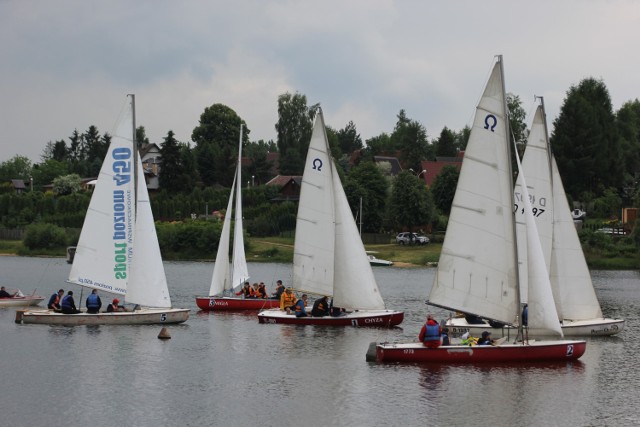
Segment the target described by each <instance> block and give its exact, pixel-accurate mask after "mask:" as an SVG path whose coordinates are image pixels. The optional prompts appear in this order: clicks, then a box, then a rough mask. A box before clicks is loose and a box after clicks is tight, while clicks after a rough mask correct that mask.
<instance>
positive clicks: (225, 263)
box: [196, 125, 280, 311]
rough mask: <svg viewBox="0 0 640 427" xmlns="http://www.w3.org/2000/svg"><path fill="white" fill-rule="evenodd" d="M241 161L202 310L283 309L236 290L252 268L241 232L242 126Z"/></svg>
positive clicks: (200, 303)
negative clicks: (243, 296) (243, 294)
mask: <svg viewBox="0 0 640 427" xmlns="http://www.w3.org/2000/svg"><path fill="white" fill-rule="evenodd" d="M238 145H239V148H238V161H237V164H236V174H235V177H234V179H233V184H232V185H231V193H230V194H229V202H228V203H227V211H226V214H225V216H224V222H223V224H222V234H221V235H220V241H219V243H218V253H217V255H216V262H215V264H214V266H213V276H212V277H211V286H210V288H209V296H205V297H196V305H197V306H198V308H200V309H201V310H205V311H210V310H256V311H257V310H263V309H266V308H274V307H280V300H277V299H267V298H237V297H235V296H234V295H235V290H236V289H238V288H240V287H241V286H242V285H243V283H244V282H245V281H247V280H248V279H249V269H248V267H247V259H246V255H245V252H244V235H243V232H242V185H241V183H242V174H241V172H242V164H241V159H242V125H240V141H239V142H238ZM234 197H235V201H236V203H235V221H234V232H233V260H232V261H231V263H229V246H230V240H231V238H230V237H231V209H232V207H233V200H234Z"/></svg>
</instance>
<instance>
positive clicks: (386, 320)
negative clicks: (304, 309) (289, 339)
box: [258, 309, 404, 328]
mask: <svg viewBox="0 0 640 427" xmlns="http://www.w3.org/2000/svg"><path fill="white" fill-rule="evenodd" d="M403 320H404V312H402V311H393V310H361V311H353V312H350V313H343V314H342V315H340V316H338V317H333V316H324V317H311V316H307V317H296V316H295V315H293V314H287V313H285V312H284V311H281V310H279V309H272V310H264V311H261V312H260V313H258V321H259V322H260V323H265V324H273V323H279V324H287V325H318V326H360V327H362V326H368V327H379V328H388V327H391V326H396V325H399V324H400V323H402V321H403Z"/></svg>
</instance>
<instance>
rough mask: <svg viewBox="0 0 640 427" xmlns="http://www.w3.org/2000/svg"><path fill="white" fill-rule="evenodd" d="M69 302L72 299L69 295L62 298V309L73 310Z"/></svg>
mask: <svg viewBox="0 0 640 427" xmlns="http://www.w3.org/2000/svg"><path fill="white" fill-rule="evenodd" d="M71 300H73V297H72V296H71V295H67V296H65V297H64V298H62V307H67V308H73V304H71Z"/></svg>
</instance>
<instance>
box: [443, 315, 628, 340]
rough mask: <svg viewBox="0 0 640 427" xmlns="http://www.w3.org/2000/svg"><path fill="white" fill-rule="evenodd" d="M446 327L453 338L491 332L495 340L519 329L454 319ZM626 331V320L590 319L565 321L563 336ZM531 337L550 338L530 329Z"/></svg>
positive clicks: (597, 334) (514, 333)
mask: <svg viewBox="0 0 640 427" xmlns="http://www.w3.org/2000/svg"><path fill="white" fill-rule="evenodd" d="M446 326H447V327H448V328H449V334H450V335H451V336H452V337H459V336H460V335H462V334H464V333H466V332H469V334H471V336H474V337H479V336H480V335H481V334H482V332H484V331H489V332H491V335H492V336H493V337H494V338H499V337H503V336H511V337H513V336H515V335H516V334H517V329H516V328H513V327H510V326H505V327H503V328H493V327H491V325H489V323H487V322H484V323H480V324H470V323H468V322H467V320H466V319H464V318H454V319H449V320H447V323H446ZM623 329H624V320H622V319H588V320H565V321H564V322H562V334H563V335H564V336H565V337H589V336H607V335H615V334H617V333H620V332H622V330H623ZM528 332H529V337H530V338H532V337H542V336H545V335H546V336H548V335H549V334H548V333H547V334H545V333H544V331H542V330H537V329H535V328H529V331H528Z"/></svg>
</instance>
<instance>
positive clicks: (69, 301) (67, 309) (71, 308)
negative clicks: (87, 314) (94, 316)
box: [60, 291, 80, 314]
mask: <svg viewBox="0 0 640 427" xmlns="http://www.w3.org/2000/svg"><path fill="white" fill-rule="evenodd" d="M60 306H61V309H62V312H63V313H64V314H77V313H80V310H78V309H77V308H76V302H75V301H74V300H73V291H69V292H67V296H65V297H64V298H62V303H61V305H60Z"/></svg>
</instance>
